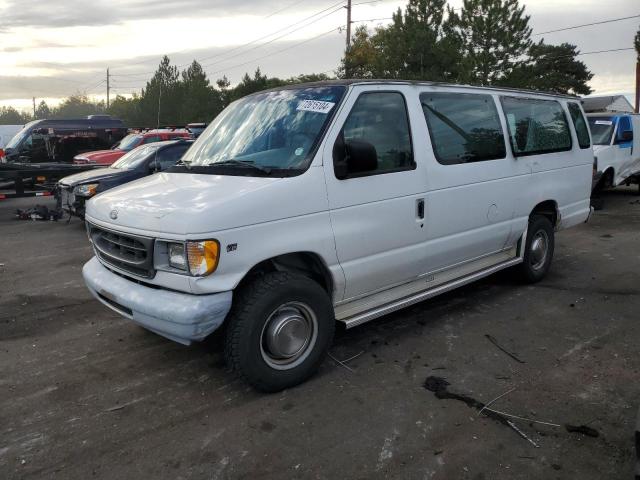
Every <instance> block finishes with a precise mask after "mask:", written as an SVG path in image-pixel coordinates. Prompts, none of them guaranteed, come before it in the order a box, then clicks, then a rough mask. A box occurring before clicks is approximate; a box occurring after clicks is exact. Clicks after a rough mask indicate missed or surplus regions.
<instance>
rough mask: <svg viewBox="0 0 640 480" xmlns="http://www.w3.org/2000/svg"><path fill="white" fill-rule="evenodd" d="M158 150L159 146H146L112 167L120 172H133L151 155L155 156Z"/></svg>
mask: <svg viewBox="0 0 640 480" xmlns="http://www.w3.org/2000/svg"><path fill="white" fill-rule="evenodd" d="M157 149H158V146H157V145H146V146H142V147H138V148H135V149H133V150H131V151H130V152H128V153H125V154H124V155H123V156H122V157H120V159H119V160H118V161H117V162H115V163H114V164H113V165H111V168H117V169H119V170H132V169H134V168H136V167H137V166H138V165H140V164H141V163H143V162H144V161H145V160H146V159H147V158H148V157H149V155H151V154H153V153H154V152H155V151H156V150H157Z"/></svg>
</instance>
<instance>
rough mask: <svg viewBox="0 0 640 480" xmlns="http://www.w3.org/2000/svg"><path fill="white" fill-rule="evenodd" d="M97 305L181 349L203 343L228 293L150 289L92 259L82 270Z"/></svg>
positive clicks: (224, 312) (221, 316)
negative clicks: (194, 343) (181, 345)
mask: <svg viewBox="0 0 640 480" xmlns="http://www.w3.org/2000/svg"><path fill="white" fill-rule="evenodd" d="M82 276H83V277H84V281H85V283H86V284H87V288H88V289H89V291H91V293H92V294H93V296H94V297H96V298H97V299H98V300H99V301H100V302H102V303H103V304H104V305H106V306H107V307H109V308H110V309H112V310H114V311H115V312H117V313H119V314H120V315H122V316H124V317H127V318H129V319H130V320H133V321H134V322H136V323H137V324H139V325H141V326H143V327H145V328H146V329H148V330H151V331H152V332H155V333H157V334H159V335H162V336H164V337H167V338H169V339H171V340H174V341H176V342H179V343H182V344H184V345H189V344H190V343H191V342H192V341H198V340H203V339H204V338H205V337H206V336H207V335H209V334H210V333H212V332H213V331H214V330H216V329H217V328H218V327H219V326H220V325H221V324H222V322H223V321H224V319H225V317H226V316H227V313H229V310H230V309H231V299H232V297H233V294H232V292H230V291H229V292H222V293H215V294H212V295H192V294H188V293H182V292H175V291H170V290H164V289H160V288H151V287H148V286H145V285H141V284H139V283H136V282H133V281H130V280H127V279H126V278H124V277H122V276H120V275H117V274H115V273H113V272H112V271H111V270H109V269H107V268H105V267H104V266H103V265H102V264H101V263H100V261H99V260H98V259H97V258H96V257H93V258H92V259H91V260H89V261H88V262H87V263H86V264H85V265H84V267H83V268H82Z"/></svg>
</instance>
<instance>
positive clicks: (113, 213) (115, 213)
mask: <svg viewBox="0 0 640 480" xmlns="http://www.w3.org/2000/svg"><path fill="white" fill-rule="evenodd" d="M109 218H110V219H111V220H116V219H117V218H118V210H111V212H110V213H109Z"/></svg>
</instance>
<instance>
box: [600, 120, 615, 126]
mask: <svg viewBox="0 0 640 480" xmlns="http://www.w3.org/2000/svg"><path fill="white" fill-rule="evenodd" d="M596 125H613V122H612V121H611V120H596Z"/></svg>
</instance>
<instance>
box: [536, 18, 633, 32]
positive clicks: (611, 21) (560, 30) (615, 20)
mask: <svg viewBox="0 0 640 480" xmlns="http://www.w3.org/2000/svg"><path fill="white" fill-rule="evenodd" d="M638 17H640V15H631V16H630V17H620V18H612V19H611V20H603V21H601V22H593V23H584V24H582V25H575V26H573V27H566V28H558V29H556V30H549V31H547V32H540V33H534V34H533V35H546V34H547V33H556V32H565V31H567V30H575V29H576V28H582V27H591V26H593V25H602V24H603V23H613V22H620V21H622V20H629V19H631V18H638Z"/></svg>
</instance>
